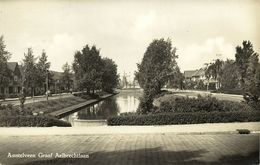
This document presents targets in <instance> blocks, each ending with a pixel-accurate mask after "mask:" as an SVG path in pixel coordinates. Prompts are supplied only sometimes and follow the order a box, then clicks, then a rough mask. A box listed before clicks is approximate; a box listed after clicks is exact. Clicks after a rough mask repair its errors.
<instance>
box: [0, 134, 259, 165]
mask: <svg viewBox="0 0 260 165" xmlns="http://www.w3.org/2000/svg"><path fill="white" fill-rule="evenodd" d="M0 146H1V147H0V164H2V165H12V164H16V165H17V164H20V165H48V164H49V165H85V164H89V165H172V164H181V165H183V164H184V165H190V164H204V165H205V164H216V165H220V164H235V165H239V164H241V165H247V164H250V165H252V164H259V134H249V135H240V134H172V133H166V134H107V135H95V134H94V135H65V136H51V135H42V136H0ZM9 154H10V155H19V154H20V155H23V154H24V155H28V154H30V155H32V156H34V158H25V157H22V158H15V157H8V155H9ZM68 155H69V156H71V157H67V156H68ZM77 155H81V156H83V158H82V157H81V158H80V157H79V156H77ZM43 156H45V157H43ZM73 156H74V157H73Z"/></svg>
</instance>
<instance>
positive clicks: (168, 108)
mask: <svg viewBox="0 0 260 165" xmlns="http://www.w3.org/2000/svg"><path fill="white" fill-rule="evenodd" d="M252 109H253V108H252V107H250V106H249V105H247V104H245V103H238V102H232V101H228V100H217V99H216V98H215V97H211V96H206V97H202V96H200V95H199V96H198V98H188V97H169V98H167V99H164V100H162V101H161V104H160V107H159V109H158V110H157V113H158V112H159V113H161V112H212V111H221V112H226V111H240V110H247V111H249V110H252Z"/></svg>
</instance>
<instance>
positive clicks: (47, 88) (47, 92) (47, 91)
mask: <svg viewBox="0 0 260 165" xmlns="http://www.w3.org/2000/svg"><path fill="white" fill-rule="evenodd" d="M48 80H49V70H46V100H47V101H48V96H49V85H48Z"/></svg>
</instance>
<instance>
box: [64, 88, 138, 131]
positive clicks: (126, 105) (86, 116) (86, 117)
mask: <svg viewBox="0 0 260 165" xmlns="http://www.w3.org/2000/svg"><path fill="white" fill-rule="evenodd" d="M119 92H120V93H119V94H118V95H115V96H113V97H110V98H107V99H105V100H103V101H101V102H99V103H97V104H95V105H93V106H89V107H86V108H83V109H82V110H79V111H78V112H75V113H72V114H70V115H68V116H66V117H64V118H63V119H62V120H65V121H68V122H70V123H71V124H72V126H89V125H103V124H106V122H105V120H106V119H107V118H108V117H109V116H116V115H119V114H120V113H125V112H135V111H136V109H137V107H138V104H139V97H140V95H141V91H140V90H121V91H119Z"/></svg>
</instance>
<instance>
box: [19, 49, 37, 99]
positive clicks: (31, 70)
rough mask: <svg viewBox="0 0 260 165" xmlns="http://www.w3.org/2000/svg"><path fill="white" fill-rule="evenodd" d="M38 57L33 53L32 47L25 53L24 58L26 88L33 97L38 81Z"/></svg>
mask: <svg viewBox="0 0 260 165" xmlns="http://www.w3.org/2000/svg"><path fill="white" fill-rule="evenodd" d="M36 60H37V58H35V57H34V55H33V50H32V48H28V51H27V53H24V59H23V72H24V80H25V88H26V89H27V90H29V93H30V95H31V96H32V97H33V96H34V92H35V87H36V81H37V77H38V76H37V67H36Z"/></svg>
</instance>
